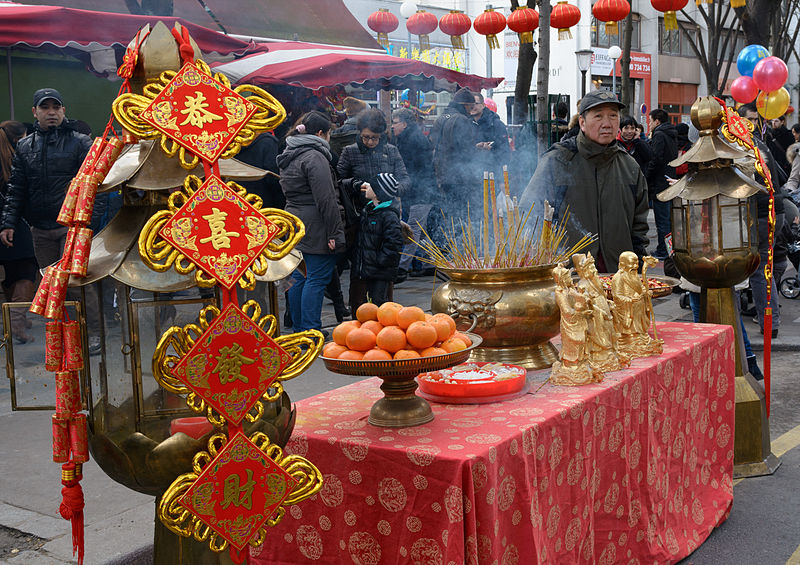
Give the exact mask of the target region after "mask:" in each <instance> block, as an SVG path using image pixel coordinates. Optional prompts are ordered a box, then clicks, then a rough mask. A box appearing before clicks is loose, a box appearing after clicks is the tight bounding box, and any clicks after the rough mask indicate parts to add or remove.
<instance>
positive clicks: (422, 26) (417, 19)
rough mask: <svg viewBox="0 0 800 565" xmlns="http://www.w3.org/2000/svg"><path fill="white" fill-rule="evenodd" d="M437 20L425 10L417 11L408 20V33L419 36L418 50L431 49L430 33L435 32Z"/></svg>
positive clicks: (437, 24)
mask: <svg viewBox="0 0 800 565" xmlns="http://www.w3.org/2000/svg"><path fill="white" fill-rule="evenodd" d="M438 26H439V20H437V19H436V16H434V15H433V14H431V13H430V12H426V11H425V10H417V13H416V14H414V15H413V16H411V17H410V18H408V21H407V22H406V28H407V29H408V31H409V32H411V33H413V34H414V35H418V36H419V48H420V49H422V50H423V51H427V50H428V49H430V48H431V38H430V35H429V34H430V33H432V32H434V31H436V28H437V27H438Z"/></svg>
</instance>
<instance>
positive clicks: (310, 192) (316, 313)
mask: <svg viewBox="0 0 800 565" xmlns="http://www.w3.org/2000/svg"><path fill="white" fill-rule="evenodd" d="M330 129H331V123H330V121H329V120H328V118H327V117H325V115H323V114H322V113H320V112H316V111H315V112H308V113H307V114H304V115H303V116H302V117H301V118H300V120H298V122H297V123H296V124H295V126H294V128H292V130H291V131H290V132H289V134H288V136H287V137H286V149H285V150H284V151H283V153H281V154H280V155H278V159H277V162H278V168H279V169H280V173H281V188H282V189H283V194H284V195H285V196H286V211H287V212H290V213H292V214H294V215H295V216H297V217H298V218H300V220H302V222H303V224H305V227H306V234H305V236H304V237H303V239H301V240H300V243H298V244H297V249H299V250H300V251H302V253H303V258H304V260H305V267H306V272H305V275H304V274H303V273H301V272H300V270H296V271H295V272H294V273H292V278H293V280H294V284H293V285H292V287H291V288H290V289H289V293H288V298H289V312H290V313H291V315H292V322H293V329H294V331H296V332H297V331H304V330H310V329H317V330H318V329H321V327H322V320H321V315H322V300H323V295H324V292H325V287H326V286H327V285H328V283H329V282H330V280H331V276H332V275H333V271H334V269H335V268H336V253H337V252H341V251H343V250H344V227H343V225H342V216H341V212H340V211H339V202H338V199H337V197H336V189H335V183H334V179H333V170H332V169H331V152H330V146H329V145H328V141H329V139H330Z"/></svg>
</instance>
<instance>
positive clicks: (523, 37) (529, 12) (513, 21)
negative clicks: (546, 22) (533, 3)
mask: <svg viewBox="0 0 800 565" xmlns="http://www.w3.org/2000/svg"><path fill="white" fill-rule="evenodd" d="M507 22H508V29H510V30H511V31H515V32H517V34H518V35H519V42H520V43H533V32H534V31H535V30H536V29H537V28H538V27H539V12H537V11H536V10H534V9H533V8H528V7H527V6H520V7H519V8H517V9H516V10H514V11H513V12H511V15H510V16H508V20H507Z"/></svg>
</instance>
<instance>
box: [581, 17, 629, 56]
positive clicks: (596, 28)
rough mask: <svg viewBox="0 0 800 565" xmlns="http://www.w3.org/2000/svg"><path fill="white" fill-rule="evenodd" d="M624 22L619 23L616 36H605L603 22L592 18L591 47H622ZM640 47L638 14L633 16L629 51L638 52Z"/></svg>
mask: <svg viewBox="0 0 800 565" xmlns="http://www.w3.org/2000/svg"><path fill="white" fill-rule="evenodd" d="M624 31H625V20H623V21H621V22H619V34H618V35H606V25H605V23H604V22H598V21H597V20H596V19H595V18H592V46H593V47H611V46H612V45H618V46H620V47H622V42H623V41H624ZM640 46H641V39H640V36H639V14H633V33H632V34H631V49H632V50H634V51H638V50H639V49H640Z"/></svg>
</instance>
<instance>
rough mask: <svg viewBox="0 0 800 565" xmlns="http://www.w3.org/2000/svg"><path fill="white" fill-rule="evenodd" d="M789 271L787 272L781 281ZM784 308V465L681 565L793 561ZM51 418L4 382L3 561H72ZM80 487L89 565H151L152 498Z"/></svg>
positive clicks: (788, 307) (778, 447)
mask: <svg viewBox="0 0 800 565" xmlns="http://www.w3.org/2000/svg"><path fill="white" fill-rule="evenodd" d="M653 272H654V273H657V272H658V269H656V270H654V271H653ZM791 273H793V269H792V268H791V267H790V269H789V272H788V273H787V274H791ZM346 276H347V275H346V274H345V279H346ZM343 283H346V281H345V280H343ZM438 284H441V283H440V282H438V281H435V280H434V277H422V278H410V279H408V280H407V281H405V282H403V283H402V284H400V285H397V286H396V287H395V301H397V302H400V303H402V304H405V305H418V306H420V307H422V308H423V309H426V310H429V309H430V302H431V296H432V294H433V291H434V289H435V287H436V285H438ZM781 300H782V302H781V304H782V310H781V315H782V325H781V328H780V332H779V337H778V339H777V340H775V341H774V345H773V384H772V407H771V420H770V428H771V435H772V440H773V452H774V453H775V454H776V455H778V456H779V457H780V458H781V459H782V462H783V463H782V465H781V466H780V467H779V468H778V470H777V471H776V472H775V473H774V474H773V475H772V476H768V477H758V478H749V479H744V480H741V481H738V482H736V483H735V486H734V505H733V509H732V511H731V515H730V517H729V518H728V520H727V521H726V522H725V523H723V524H722V526H720V527H719V528H717V529H716V530H715V531H714V532H713V533H712V535H711V536H710V537H709V538H708V540H707V541H706V542H705V543H704V544H703V545H701V546H700V548H698V549H697V550H696V551H695V552H694V553H693V554H692V555H691V556H689V557H688V558H686V559H685V560H684V561H682V562H681V563H683V564H696V565H717V564H719V565H722V564H725V565H730V564H734V565H736V564H751V563H761V564H764V565H772V564H779V563H800V548H799V547H798V546H800V524H798V522H797V520H796V516H798V514H800V512H798V510H800V508H798V506H800V495H798V494H796V492H797V489H796V488H795V485H797V484H800V449H796V448H797V446H798V445H800V411H798V410H797V407H798V405H799V404H800V393H798V390H797V386H796V382H795V381H796V379H795V375H796V374H797V367H798V366H800V299H797V300H787V299H783V298H782V299H781ZM654 302H655V304H654V310H655V314H656V319H657V320H658V321H686V322H690V321H691V320H692V317H691V312H690V311H689V310H684V309H682V308H681V307H680V306H679V301H678V294H673V295H671V296H670V297H667V298H662V299H657V300H655V301H654ZM281 307H283V300H282V299H281ZM335 323H336V321H335V319H334V316H333V308H332V306H331V304H330V302H329V301H327V300H326V304H325V305H324V312H323V325H325V326H328V327H332V326H334V325H335ZM745 324H746V328H747V331H748V333H749V335H750V338H751V341H752V342H753V346H754V349H755V350H756V351H757V353H758V355H759V362H760V364H761V367H762V369H763V360H762V357H761V356H762V353H761V350H762V349H763V339H762V336H761V335H760V334H759V332H758V326H757V325H755V324H753V323H752V321H751V319H750V318H745ZM23 347H24V346H23ZM3 354H4V353H3ZM356 379H358V377H350V376H345V375H338V374H334V373H330V372H328V371H327V370H326V369H325V368H324V366H323V365H322V362H321V361H319V360H317V361H316V362H315V363H314V364H313V365H312V367H311V368H310V369H309V370H308V371H307V372H306V373H304V374H303V375H301V376H300V377H298V378H296V379H293V380H291V381H288V382H287V383H286V384H285V389H286V391H287V393H288V394H289V396H290V398H292V400H295V401H296V400H301V399H303V398H307V397H309V396H313V395H315V394H319V393H321V392H324V391H327V390H331V389H333V388H337V387H341V386H344V385H347V384H350V383H352V382H354V381H355V380H356ZM50 382H51V383H52V380H51V381H50ZM50 386H51V387H52V384H51V385H50ZM40 392H41V396H42V398H41V400H46V396H47V394H52V388H50V389H49V392H48V389H42V390H41V391H40ZM50 416H51V412H50V411H17V412H12V411H11V403H10V388H9V381H8V380H6V379H3V380H2V381H0V445H2V446H3V449H2V454H3V456H2V457H0V563H8V564H10V565H20V564H21V565H55V564H63V563H75V562H76V561H75V559H73V557H72V546H71V529H70V524H69V522H67V521H65V520H63V519H62V518H61V517H60V516H59V514H58V505H59V502H60V500H61V495H60V488H61V485H60V480H59V479H60V477H59V474H60V467H59V465H58V464H55V463H53V462H52V460H51V457H50V454H51V425H50ZM82 485H83V490H84V495H85V497H86V508H85V510H84V516H85V525H86V532H85V536H86V557H85V561H84V562H85V563H86V565H123V564H124V565H138V564H148V563H151V562H152V539H153V520H154V503H153V497H151V496H146V495H143V494H139V493H137V492H134V491H132V490H129V489H127V488H126V487H123V486H122V485H120V484H118V483H116V482H114V481H113V480H111V479H110V478H109V477H108V476H107V475H105V473H104V472H103V471H102V470H101V469H100V468H99V467H98V466H97V464H96V463H95V462H93V461H90V462H88V463H87V464H86V465H84V479H83V482H82ZM26 534H27V535H26Z"/></svg>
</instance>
